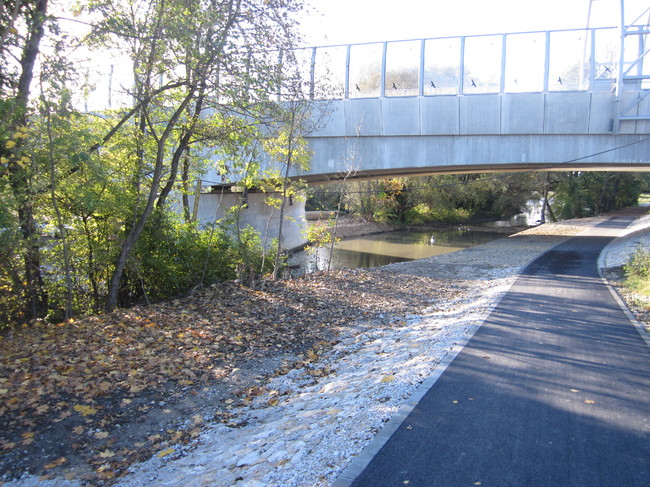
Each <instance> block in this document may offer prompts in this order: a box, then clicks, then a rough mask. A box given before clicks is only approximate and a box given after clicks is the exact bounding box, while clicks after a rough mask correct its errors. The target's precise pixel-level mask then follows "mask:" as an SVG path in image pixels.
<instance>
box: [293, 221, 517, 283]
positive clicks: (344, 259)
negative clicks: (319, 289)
mask: <svg viewBox="0 0 650 487" xmlns="http://www.w3.org/2000/svg"><path fill="white" fill-rule="evenodd" d="M514 231H515V230H514V229H513V232H514ZM504 236H505V234H504V233H503V231H501V232H495V231H489V230H475V229H469V228H467V227H464V226H459V227H456V228H452V229H445V230H428V231H399V232H389V233H380V234H376V235H368V236H365V237H359V238H351V239H347V240H342V241H340V242H338V243H337V244H336V245H335V246H334V250H333V253H332V254H331V265H330V269H342V268H348V269H354V268H359V267H362V268H369V267H377V266H382V265H387V264H391V263H393V262H403V261H407V260H414V259H424V258H427V257H432V256H434V255H440V254H447V253H450V252H455V251H457V250H461V249H464V248H468V247H473V246H475V245H481V244H484V243H487V242H490V241H492V240H495V239H497V238H502V237H504ZM432 240H433V242H432ZM329 260H330V248H329V247H328V248H320V249H318V250H317V251H316V252H315V253H313V254H307V253H306V252H299V253H297V254H295V255H294V256H292V258H291V259H290V262H289V264H290V265H299V266H300V272H314V271H316V270H324V269H327V264H328V261H329Z"/></svg>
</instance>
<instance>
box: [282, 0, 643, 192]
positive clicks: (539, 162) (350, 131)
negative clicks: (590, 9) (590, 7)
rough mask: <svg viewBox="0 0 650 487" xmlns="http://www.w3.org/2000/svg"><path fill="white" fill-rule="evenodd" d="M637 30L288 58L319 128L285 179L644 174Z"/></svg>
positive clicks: (367, 47)
mask: <svg viewBox="0 0 650 487" xmlns="http://www.w3.org/2000/svg"><path fill="white" fill-rule="evenodd" d="M622 18H623V16H622ZM648 24H650V8H649V9H647V10H646V11H645V12H643V13H642V14H641V15H640V16H638V18H636V19H635V20H634V21H633V22H632V23H629V24H627V25H625V24H623V23H622V24H621V25H620V26H619V27H616V28H614V27H613V28H586V29H578V30H561V31H540V32H518V33H508V34H496V35H481V36H459V37H445V38H431V39H416V40H404V41H390V42H379V43H368V44H353V45H343V46H327V47H314V48H309V49H304V50H301V51H300V52H298V54H297V55H296V57H297V58H298V59H299V60H302V61H303V65H304V66H305V69H304V72H305V74H304V77H305V78H306V79H307V84H308V85H309V94H308V96H309V97H310V98H311V99H312V101H313V104H314V106H315V107H316V111H317V112H319V113H320V114H321V115H322V114H323V113H324V114H325V116H324V117H323V118H322V120H323V122H322V123H321V124H320V125H317V126H316V128H315V129H314V130H313V131H312V132H310V133H309V134H308V135H307V140H308V142H309V145H310V148H311V150H312V151H313V160H312V165H311V169H310V170H309V171H307V172H302V173H299V172H294V174H293V175H294V176H296V177H298V176H299V177H301V178H303V179H305V180H307V181H308V182H310V183H314V184H317V183H319V182H325V181H329V180H336V179H340V178H342V177H344V176H345V175H346V174H347V175H348V177H352V178H377V177H397V176H415V175H427V174H441V173H467V172H489V171H520V170H619V171H620V170H629V171H648V170H650V98H648V94H649V93H650V63H648V62H646V63H645V64H644V58H645V56H646V55H647V54H648V52H650V49H649V48H650V42H648V36H649V35H650V25H648ZM321 115H319V116H321Z"/></svg>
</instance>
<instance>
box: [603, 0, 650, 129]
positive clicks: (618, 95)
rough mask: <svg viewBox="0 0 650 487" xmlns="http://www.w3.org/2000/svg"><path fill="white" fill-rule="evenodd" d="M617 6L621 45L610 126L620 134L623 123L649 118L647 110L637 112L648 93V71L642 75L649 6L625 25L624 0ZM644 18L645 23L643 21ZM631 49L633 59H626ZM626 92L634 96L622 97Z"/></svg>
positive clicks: (649, 24)
mask: <svg viewBox="0 0 650 487" xmlns="http://www.w3.org/2000/svg"><path fill="white" fill-rule="evenodd" d="M591 1H592V2H593V1H594V0H591ZM620 5H621V11H620V23H619V30H620V45H619V59H618V74H617V76H616V86H615V100H616V111H615V118H614V120H613V126H612V131H613V133H614V134H617V133H619V131H620V128H621V123H623V122H638V121H650V111H648V110H645V113H642V112H640V111H639V108H640V107H641V106H642V105H641V102H642V101H643V100H644V99H645V98H646V97H647V96H648V95H650V74H644V70H643V61H644V58H645V56H646V55H648V54H649V53H650V42H649V41H650V37H649V35H650V7H648V8H647V9H646V10H645V11H643V12H642V13H641V14H640V15H639V16H638V17H636V19H635V20H634V21H633V22H631V23H630V24H628V25H626V23H625V1H624V0H620ZM644 17H645V18H646V20H645V22H643V21H642V19H643V18H644ZM635 40H636V42H635ZM626 47H628V49H626ZM630 52H633V56H634V58H633V60H632V61H626V54H628V55H629V54H630ZM649 59H650V56H649ZM626 93H628V94H631V93H633V94H634V96H633V98H632V99H630V97H629V96H628V97H625V94H626ZM624 102H625V103H626V104H624Z"/></svg>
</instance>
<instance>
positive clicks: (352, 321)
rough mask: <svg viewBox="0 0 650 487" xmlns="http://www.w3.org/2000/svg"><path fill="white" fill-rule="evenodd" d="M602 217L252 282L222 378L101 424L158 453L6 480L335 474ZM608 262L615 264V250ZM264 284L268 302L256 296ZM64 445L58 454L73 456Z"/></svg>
mask: <svg viewBox="0 0 650 487" xmlns="http://www.w3.org/2000/svg"><path fill="white" fill-rule="evenodd" d="M629 211H632V210H629ZM634 211H637V212H638V213H636V214H638V215H639V216H641V214H642V213H640V212H639V210H634ZM644 212H645V210H644ZM605 218H606V217H599V218H590V219H581V220H573V221H568V222H561V223H557V224H546V225H542V226H540V227H536V228H534V229H530V230H527V231H525V232H521V233H519V234H517V235H514V236H511V237H508V238H503V239H500V240H496V241H493V242H491V243H489V244H486V245H481V246H478V247H473V248H470V249H465V250H462V251H458V252H454V253H452V254H445V255H440V256H436V257H432V258H429V259H422V260H418V261H411V262H403V263H396V264H391V265H388V266H384V267H382V268H377V269H372V270H354V271H340V272H333V273H330V274H320V275H316V276H311V277H309V278H306V279H298V280H295V281H286V282H284V283H281V284H276V283H258V284H257V285H256V286H253V288H251V291H250V294H247V295H246V296H245V297H244V298H242V299H241V300H240V301H239V303H240V306H241V309H237V310H233V312H234V313H242V316H243V315H244V314H245V312H244V310H245V309H246V308H250V307H251V303H253V304H254V306H255V307H256V313H254V314H253V315H251V317H250V323H252V326H255V325H257V328H256V329H255V333H256V336H257V338H256V339H255V340H258V342H259V343H255V342H254V341H253V340H254V339H253V338H252V336H253V335H246V336H245V337H244V338H245V340H244V338H242V339H241V340H239V342H240V343H242V344H244V345H245V346H243V347H242V352H241V354H237V355H236V356H233V357H232V364H231V365H232V366H231V367H230V368H228V367H226V366H225V365H224V367H223V370H224V375H223V376H222V377H221V378H220V379H219V380H218V381H215V380H210V381H209V382H206V383H203V384H202V385H201V387H193V388H191V391H193V392H194V395H191V394H185V395H183V394H180V393H179V395H178V397H177V398H176V399H174V398H173V397H172V396H171V395H170V396H169V397H168V398H165V399H160V397H159V396H155V395H153V396H151V399H153V401H151V403H152V404H154V406H153V407H151V408H150V409H148V411H147V414H146V415H145V414H143V415H142V417H144V418H146V419H143V418H141V417H135V418H132V419H131V422H130V423H129V422H128V421H124V422H123V423H122V425H121V426H119V425H118V426H119V427H116V426H115V424H113V423H107V424H106V425H105V427H104V428H103V429H102V431H106V432H107V434H108V436H109V438H110V437H113V436H118V435H122V436H126V435H125V434H124V433H126V432H129V431H131V429H133V428H135V427H136V425H140V426H141V427H143V426H142V425H143V424H144V425H145V426H146V427H143V432H142V433H141V435H140V437H152V436H155V435H159V436H160V441H158V442H154V443H151V444H150V445H148V449H146V450H145V453H147V454H148V455H151V456H150V458H149V459H148V460H146V461H143V462H140V463H133V461H131V462H125V463H124V464H123V465H122V466H121V467H120V466H119V465H114V464H113V463H111V461H110V460H111V459H110V458H107V459H104V461H103V462H102V461H101V460H100V461H97V462H95V463H93V462H92V461H87V462H86V463H84V462H83V461H82V460H83V459H80V460H79V461H78V462H77V463H76V464H74V465H73V462H68V463H66V462H63V463H62V464H61V465H59V466H56V468H52V469H51V470H50V471H45V472H43V471H42V470H40V471H39V470H38V469H36V468H34V469H31V470H29V469H26V471H31V473H32V474H36V476H34V475H22V476H21V478H20V479H19V480H15V476H16V471H12V470H11V469H9V470H7V472H9V473H11V477H14V480H10V477H9V476H8V475H6V476H5V479H6V480H7V483H6V484H7V485H16V486H19V485H20V486H31V485H39V486H49V485H56V486H66V485H82V484H84V482H86V483H87V482H91V483H93V482H94V483H104V484H114V485H122V486H144V485H169V486H175V485H214V486H218V485H223V486H227V485H228V486H229V485H242V486H270V485H278V486H280V485H282V486H316V485H322V486H325V485H330V484H331V482H332V481H333V480H334V479H335V478H336V477H337V476H338V475H339V474H340V473H341V471H343V470H344V468H345V467H346V466H347V465H348V464H349V463H350V461H351V460H352V459H353V458H354V457H355V456H356V455H358V454H359V452H360V451H361V450H362V449H363V448H364V446H365V445H366V444H367V443H368V442H369V441H370V440H371V439H372V438H373V437H374V436H375V435H376V434H377V432H378V431H379V430H380V429H381V428H382V426H383V425H384V424H385V423H386V422H387V421H389V419H390V418H391V417H392V416H393V415H395V413H396V412H397V411H398V410H399V409H400V407H402V405H403V404H404V403H405V402H406V401H407V400H408V398H409V397H411V396H412V394H413V393H414V391H416V390H417V388H418V387H419V385H420V384H421V383H422V382H423V381H425V380H426V378H427V377H429V376H430V375H431V374H432V373H434V372H435V370H436V367H437V366H438V365H439V364H440V362H442V361H443V360H444V359H445V357H446V356H447V355H448V354H449V353H450V352H451V351H452V350H454V347H455V346H456V344H458V343H462V342H463V341H464V340H466V339H467V337H468V336H469V335H470V334H471V333H472V332H473V330H474V329H475V328H476V327H477V326H479V325H480V323H481V322H482V321H483V320H484V319H485V317H486V316H487V315H488V314H489V312H490V311H491V310H492V309H493V307H494V306H495V304H496V303H497V302H498V300H499V299H500V297H501V296H502V295H503V294H504V293H505V292H506V291H507V290H508V288H509V287H510V285H511V284H512V283H513V282H514V280H515V278H516V276H517V274H518V273H519V272H520V271H521V269H522V268H523V267H525V266H526V265H527V264H528V263H530V262H531V261H532V260H534V259H535V258H536V257H538V256H539V255H541V254H543V253H544V252H546V251H547V250H549V249H551V248H552V247H554V246H555V245H558V244H559V243H561V242H563V241H565V240H567V239H568V238H570V237H571V236H573V235H577V234H579V233H581V232H582V231H584V230H586V229H588V228H590V227H591V226H593V225H595V224H597V223H599V222H600V221H603V220H604V219H605ZM638 222H641V223H642V224H643V225H645V226H643V225H641V226H637V228H636V230H637V232H635V233H632V234H630V235H631V236H630V237H629V239H628V240H629V241H632V240H633V239H635V238H636V239H640V238H641V239H645V238H646V237H647V235H648V232H647V231H646V230H645V228H647V226H648V225H650V222H648V217H645V219H644V218H640V220H639V221H638ZM646 223H648V225H646ZM642 241H643V242H647V241H646V240H642ZM637 243H638V242H637ZM634 245H636V244H630V245H628V246H623V245H622V244H620V239H619V241H616V246H612V247H611V248H608V249H607V257H608V258H611V259H614V258H615V256H616V258H618V259H622V258H623V257H621V255H623V254H626V253H629V252H630V251H631V250H630V249H632V250H633V248H634ZM606 262H607V264H606V265H610V266H613V264H611V262H616V263H617V264H616V265H618V266H619V267H620V265H619V264H618V262H619V261H618V260H617V261H614V260H607V261H606ZM614 267H615V266H614ZM235 291H236V292H237V293H239V292H243V291H241V288H239V287H232V288H228V289H227V290H225V291H224V290H222V291H221V292H222V294H223V295H224V296H227V295H228V292H235ZM210 293H211V291H210V290H205V291H202V293H201V294H200V295H198V296H194V297H192V298H188V299H194V300H195V301H182V302H180V303H179V304H178V306H176V307H168V308H164V309H162V310H158V312H159V313H163V314H166V315H167V316H170V315H172V316H173V314H174V313H176V312H177V310H176V308H181V309H182V310H183V312H184V313H185V315H187V316H189V317H190V318H195V317H196V315H195V314H193V313H195V312H196V310H194V309H193V308H192V306H190V304H191V303H194V302H197V303H201V300H205V301H204V305H208V306H211V307H213V309H217V308H219V306H222V305H223V303H221V302H220V301H218V300H216V299H215V298H214V296H213V294H210ZM260 296H263V297H264V301H266V302H268V303H269V306H268V307H264V306H263V305H262V304H261V303H260V302H259V301H255V297H260ZM224 299H225V298H224ZM197 300H198V301H197ZM197 306H199V305H198V304H197ZM278 309H281V312H278ZM150 311H151V310H150ZM145 312H146V310H138V313H140V314H144V313H145ZM292 313H293V314H292ZM279 315H283V316H284V318H282V319H284V320H285V321H286V322H287V324H286V326H287V327H288V328H285V329H283V332H282V333H283V334H284V335H287V334H291V335H294V336H296V337H298V338H296V339H295V340H293V341H291V340H289V341H288V342H286V343H284V342H282V341H281V340H278V339H277V336H276V335H277V330H275V331H274V333H275V335H274V334H272V333H271V331H273V323H272V321H273V320H271V321H269V324H268V326H259V323H260V316H271V317H273V318H274V319H280V316H279ZM179 316H180V313H179ZM179 319H180V318H179ZM203 319H205V317H204V318H203ZM242 319H243V318H242ZM289 321H291V322H292V324H288V322H289ZM242 323H244V322H242ZM245 323H248V322H245ZM306 329H308V331H309V332H308V333H307V332H306ZM265 333H267V335H268V336H265V335H264V334H265ZM267 342H268V343H267ZM260 343H261V344H265V345H264V346H261V345H260ZM267 345H268V346H267ZM276 345H277V346H276ZM3 387H4V386H3ZM181 391H182V390H181ZM138 397H140V396H137V395H136V397H134V399H137V398H138ZM160 402H162V403H163V405H162V406H158V404H159V403H160ZM141 404H143V403H141ZM147 404H148V403H147ZM163 410H173V411H174V413H173V416H174V418H175V420H176V423H174V424H172V423H173V422H169V423H163V422H161V421H160V418H163V417H165V414H169V413H163ZM157 421H158V422H157ZM181 425H183V428H185V430H187V431H194V432H195V434H189V433H188V434H187V435H185V436H183V437H182V438H183V441H180V442H174V441H173V435H171V434H168V435H167V436H165V433H164V431H172V432H173V431H180V430H181ZM120 430H121V432H120ZM16 434H17V435H19V436H20V431H17V433H16ZM134 438H135V439H134V441H133V442H134V443H138V441H136V440H137V435H135V436H134ZM52 441H54V440H52ZM62 445H63V448H64V449H63V450H62V453H60V454H59V455H61V458H67V456H68V452H67V451H66V450H65V448H66V445H65V443H63V444H62ZM128 447H129V446H128V445H126V446H124V447H123V448H126V449H127V450H128ZM88 448H89V449H93V448H94V449H95V451H96V453H97V455H95V456H94V457H92V458H96V457H97V456H100V457H101V452H102V451H104V452H105V451H106V450H105V448H106V446H105V445H100V444H97V445H95V444H91V443H88ZM133 448H135V447H133ZM113 450H115V451H116V450H117V448H112V449H111V451H113ZM10 453H13V452H10ZM5 455H6V454H5ZM142 456H144V455H141V456H140V457H134V459H139V458H141V457H142ZM1 461H2V457H0V462H1ZM89 465H90V467H89ZM102 472H116V473H115V474H113V475H104V476H102V475H101V473H102ZM39 474H40V475H41V477H40V480H39V477H38V475H39ZM0 483H1V481H0Z"/></svg>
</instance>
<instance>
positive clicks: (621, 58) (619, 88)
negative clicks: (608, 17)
mask: <svg viewBox="0 0 650 487" xmlns="http://www.w3.org/2000/svg"><path fill="white" fill-rule="evenodd" d="M620 14H621V15H620V19H619V24H618V29H619V32H618V34H619V46H618V49H619V51H618V66H617V70H616V71H617V73H616V95H615V97H614V122H613V123H612V132H613V133H614V135H616V134H618V131H619V128H620V125H621V118H620V117H621V101H622V98H623V75H624V71H625V66H624V63H625V0H621V12H620Z"/></svg>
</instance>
